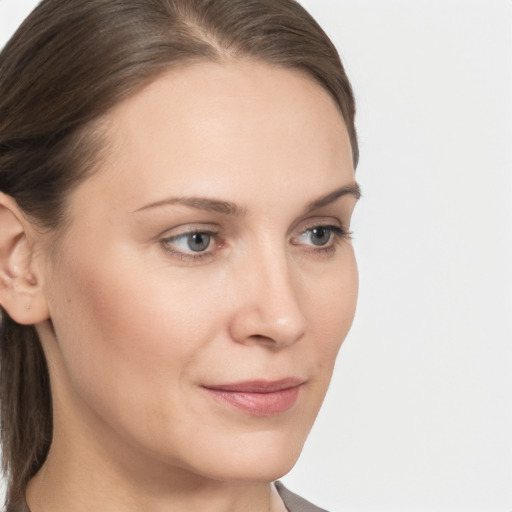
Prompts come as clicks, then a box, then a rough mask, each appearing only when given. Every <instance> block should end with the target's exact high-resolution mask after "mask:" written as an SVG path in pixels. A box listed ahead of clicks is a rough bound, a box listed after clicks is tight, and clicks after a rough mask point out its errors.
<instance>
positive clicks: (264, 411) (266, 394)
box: [203, 377, 305, 416]
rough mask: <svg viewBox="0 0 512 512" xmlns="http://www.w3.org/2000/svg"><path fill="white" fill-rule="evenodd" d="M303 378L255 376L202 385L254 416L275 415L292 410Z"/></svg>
mask: <svg viewBox="0 0 512 512" xmlns="http://www.w3.org/2000/svg"><path fill="white" fill-rule="evenodd" d="M304 383H305V381H304V380H302V379H298V378H295V377H289V378H285V379H281V380H275V381H266V380H254V381H245V382H237V383H232V384H219V385H212V386H209V385H208V386H203V389H205V391H206V392H207V393H208V394H209V395H210V396H212V397H213V398H215V399H216V400H218V401H220V402H221V403H224V404H226V405H228V406H231V407H234V408H236V409H238V410H240V411H242V412H245V413H248V414H251V415H254V416H273V415H276V414H282V413H284V412H286V411H288V410H290V409H291V408H292V407H293V406H294V405H295V403H296V402H297V399H298V397H299V394H300V391H301V389H302V387H303V384H304Z"/></svg>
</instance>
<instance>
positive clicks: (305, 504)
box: [275, 481, 327, 512]
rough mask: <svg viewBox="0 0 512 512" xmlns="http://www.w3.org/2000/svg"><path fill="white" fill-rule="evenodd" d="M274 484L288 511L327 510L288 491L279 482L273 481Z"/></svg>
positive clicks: (308, 511)
mask: <svg viewBox="0 0 512 512" xmlns="http://www.w3.org/2000/svg"><path fill="white" fill-rule="evenodd" d="M275 486H276V489H277V492H278V493H279V496H281V499H282V500H283V502H284V505H285V507H286V508H287V509H288V511H289V512H327V511H326V510H324V509H323V508H318V507H316V506H315V505H313V504H312V503H310V502H309V501H307V500H305V499H304V498H301V497H300V496H297V494H294V493H293V492H291V491H289V490H288V489H287V488H286V487H285V486H284V485H283V484H282V483H281V482H279V481H277V482H275Z"/></svg>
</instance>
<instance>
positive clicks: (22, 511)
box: [6, 482, 327, 512]
mask: <svg viewBox="0 0 512 512" xmlns="http://www.w3.org/2000/svg"><path fill="white" fill-rule="evenodd" d="M275 485H276V489H277V492H278V493H279V496H281V499H282V500H283V502H284V506H285V507H286V509H287V510H288V512H327V511H326V510H324V509H323V508H318V507H315V505H313V504H312V503H310V502H309V501H306V500H305V499H303V498H301V497H300V496H297V495H296V494H294V493H293V492H291V491H289V490H288V489H287V488H286V487H285V486H284V485H283V484H282V483H281V482H276V484H275ZM6 512H30V510H29V508H28V507H27V505H26V503H19V504H17V505H16V504H13V505H9V506H8V507H7V511H6Z"/></svg>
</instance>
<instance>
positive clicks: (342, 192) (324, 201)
mask: <svg viewBox="0 0 512 512" xmlns="http://www.w3.org/2000/svg"><path fill="white" fill-rule="evenodd" d="M343 196H352V197H354V198H355V200H356V201H359V199H361V188H360V187H359V185H358V184H357V183H355V182H354V183H350V184H349V185H344V186H343V187H340V188H338V189H336V190H334V191H333V192H330V193H329V194H327V195H325V196H322V197H320V198H319V199H315V200H314V201H312V202H311V203H309V204H308V206H307V207H306V213H311V212H312V211H314V210H318V209H319V208H322V207H324V206H327V205H329V204H331V203H334V201H336V200H337V199H339V198H340V197H343Z"/></svg>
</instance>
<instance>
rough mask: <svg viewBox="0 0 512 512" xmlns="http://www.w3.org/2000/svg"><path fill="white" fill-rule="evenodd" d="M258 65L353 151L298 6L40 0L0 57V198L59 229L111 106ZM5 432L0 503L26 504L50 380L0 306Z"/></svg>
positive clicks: (237, 1) (333, 69)
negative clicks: (334, 119) (293, 73)
mask: <svg viewBox="0 0 512 512" xmlns="http://www.w3.org/2000/svg"><path fill="white" fill-rule="evenodd" d="M229 59H231V60H236V59H253V60H257V61H261V62H265V63H268V64H269V65H272V66H277V67H281V68H290V69H297V70H302V71H303V72H304V73H306V74H307V75H309V76H310V77H312V78H313V79H314V80H316V81H317V82H318V83H319V84H320V85H321V86H322V87H324V88H325V89H326V90H327V91H328V92H329V93H330V94H331V96H332V98H333V99H334V101H335V103H336V105H337V106H338V108H339V110H340V113H341V115H342V116H343V119H344V122H345V125H346V127H347V130H348V134H349V137H350V141H351V147H352V155H353V161H354V167H355V166H356V165H357V161H358V144H357V136H356V131H355V127H354V114H355V106H354V98H353V93H352V90H351V86H350V83H349V81H348V78H347V76H346V74H345V71H344V68H343V66H342V63H341V61H340V58H339V56H338V53H337V51H336V49H335V47H334V45H333V44H332V42H331V41H330V40H329V38H328V37H327V35H326V34H325V33H324V31H323V30H322V29H321V28H320V27H319V25H318V24H317V23H316V22H315V21H314V19H313V18H312V17H311V16H310V15H309V14H308V13H307V12H306V11H305V10H304V9H303V8H302V7H301V6H300V5H299V4H298V3H297V2H295V1H294V0H44V1H42V2H41V3H40V4H39V5H38V7H36V9H35V10H34V11H33V12H32V14H31V15H30V16H29V17H28V18H27V19H26V20H25V21H24V22H23V24H22V25H21V26H20V28H19V29H18V31H17V32H16V33H15V35H14V36H13V37H12V39H11V40H10V41H9V42H8V43H7V45H6V46H5V48H4V49H3V51H2V52H1V53H0V191H1V192H3V193H5V194H8V195H10V196H11V197H13V198H14V199H15V200H16V202H17V204H18V205H19V207H20V208H21V209H22V210H23V212H24V213H25V214H26V215H27V216H28V218H29V219H31V221H33V222H34V223H36V224H37V225H38V226H40V227H42V228H44V229H48V230H54V231H57V228H60V229H62V226H63V225H65V222H66V198H67V197H68V196H69V193H70V192H71V191H72V190H73V189H74V188H75V187H77V186H78V185H79V184H80V183H81V182H82V181H83V180H85V179H86V178H87V177H88V176H89V175H90V174H91V173H92V172H93V170H94V168H95V166H96V164H97V163H98V162H99V161H101V153H102V149H104V148H105V143H104V141H102V140H101V136H100V133H99V132H100V131H101V130H99V129H98V126H99V124H100V122H101V120H102V117H104V116H105V114H107V113H108V112H109V110H111V109H112V108H113V107H114V106H115V105H117V104H119V103H120V102H121V101H123V100H124V99H126V98H128V97H130V96H131V95H133V94H135V93H136V92H137V91H139V90H141V89H142V88H143V87H144V86H146V85H148V84H149V83H151V82H152V81H154V80H155V79H156V78H158V76H160V75H162V74H163V73H164V72H166V71H167V70H169V69H171V68H174V67H176V66H180V65H184V64H187V63H190V62H194V61H205V60H206V61H213V62H222V61H226V60H229ZM0 320H1V325H0V414H1V418H0V422H1V423H0V425H1V442H2V446H3V470H4V472H5V474H6V475H7V476H8V489H7V502H16V501H18V500H20V499H22V496H23V494H24V492H25V488H26V485H27V483H28V481H29V480H30V478H32V477H33V476H34V475H35V474H36V473H37V471H38V470H39V469H40V468H41V466H42V465H43V463H44V461H45V459H46V456H47V454H48V450H49V448H50V445H51V442H52V430H53V421H52V400H51V391H50V377H49V373H48V367H47V364H46V360H45V356H44V352H43V349H42V346H41V343H40V340H39V339H38V335H37V333H36V330H35V327H34V326H24V325H19V324H17V323H16V322H14V321H13V320H12V319H11V318H9V315H8V314H7V313H6V312H5V310H3V309H1V319H0Z"/></svg>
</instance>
